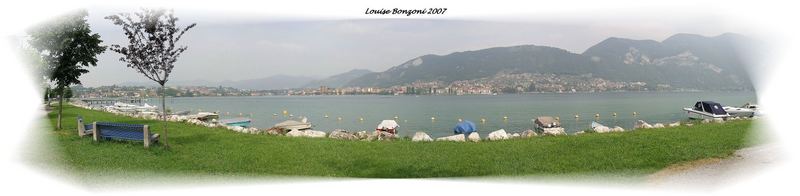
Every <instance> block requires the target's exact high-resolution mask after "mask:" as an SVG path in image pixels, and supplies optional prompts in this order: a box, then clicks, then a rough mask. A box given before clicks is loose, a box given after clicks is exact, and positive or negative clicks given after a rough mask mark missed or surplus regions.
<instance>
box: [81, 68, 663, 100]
mask: <svg viewBox="0 0 800 196" xmlns="http://www.w3.org/2000/svg"><path fill="white" fill-rule="evenodd" d="M72 90H73V91H74V93H75V94H76V97H80V98H96V97H157V96H158V95H159V94H158V93H160V90H159V88H158V87H154V86H149V87H147V86H117V85H113V86H100V87H82V86H76V87H73V88H72ZM665 90H675V89H673V88H671V87H670V86H669V85H652V86H651V85H648V84H647V83H645V82H615V81H609V80H605V79H602V78H597V77H592V76H591V74H586V75H556V74H537V73H514V74H511V73H502V74H497V75H495V76H492V77H486V78H480V79H474V80H459V81H453V82H451V83H449V84H447V83H445V82H442V81H415V82H412V83H410V84H405V85H395V86H391V87H384V88H381V87H340V88H334V87H328V86H319V87H318V88H293V89H272V90H255V89H239V88H234V87H224V86H216V87H213V86H173V87H167V92H166V94H167V96H170V97H201V96H205V97H214V96H311V95H494V94H521V93H577V92H612V91H665Z"/></svg>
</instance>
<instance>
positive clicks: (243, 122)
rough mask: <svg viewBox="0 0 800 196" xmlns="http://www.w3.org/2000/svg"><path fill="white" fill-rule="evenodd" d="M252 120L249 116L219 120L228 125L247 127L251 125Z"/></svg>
mask: <svg viewBox="0 0 800 196" xmlns="http://www.w3.org/2000/svg"><path fill="white" fill-rule="evenodd" d="M252 121H253V120H252V119H249V118H229V119H222V120H219V123H220V124H223V125H227V126H239V127H244V128H247V127H250V122H252Z"/></svg>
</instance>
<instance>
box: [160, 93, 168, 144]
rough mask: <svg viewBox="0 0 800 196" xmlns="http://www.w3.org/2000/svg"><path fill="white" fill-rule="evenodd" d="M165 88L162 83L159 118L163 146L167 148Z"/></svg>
mask: <svg viewBox="0 0 800 196" xmlns="http://www.w3.org/2000/svg"><path fill="white" fill-rule="evenodd" d="M166 97H167V88H165V87H164V85H163V84H162V85H161V119H162V120H163V121H164V147H167V148H169V143H168V142H167V103H166Z"/></svg>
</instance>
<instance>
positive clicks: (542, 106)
mask: <svg viewBox="0 0 800 196" xmlns="http://www.w3.org/2000/svg"><path fill="white" fill-rule="evenodd" d="M698 100H711V101H717V102H720V103H721V104H723V105H730V106H741V105H743V104H744V103H747V102H751V103H757V99H756V94H755V92H610V93H569V94H555V93H547V94H520V95H497V96H488V95H487V96H478V95H476V96H375V95H363V96H266V97H178V98H167V108H169V109H171V110H172V111H192V112H193V113H194V112H198V111H206V112H217V111H218V112H219V113H220V118H222V119H225V118H233V117H239V116H240V115H241V116H243V117H249V118H251V119H253V122H252V126H254V127H258V128H269V127H272V125H274V124H276V123H278V122H281V121H284V120H287V119H298V118H299V117H301V116H305V117H307V118H308V120H309V121H310V122H311V123H312V124H313V125H314V128H313V129H314V130H321V131H325V132H329V131H331V130H333V129H337V128H338V129H345V130H348V131H360V130H374V129H375V127H376V126H377V124H378V123H379V122H380V121H381V120H384V119H395V117H397V122H398V123H399V124H400V128H399V131H400V134H401V135H403V136H410V135H413V134H414V132H416V131H425V132H427V133H428V134H430V135H431V136H433V137H440V136H447V135H452V133H453V127H454V126H455V124H456V123H458V119H464V120H470V121H472V122H475V124H476V125H478V129H479V132H481V133H482V134H487V133H489V132H491V131H494V130H497V129H505V130H506V131H512V132H519V131H524V130H527V129H532V128H533V121H532V119H533V118H535V117H537V116H557V117H560V119H561V123H562V126H563V127H565V129H566V131H567V132H568V133H572V132H577V131H580V130H584V129H587V128H589V127H590V124H591V122H592V121H597V122H599V123H601V124H604V125H606V126H610V127H612V126H621V127H623V128H625V129H626V130H627V129H631V128H633V126H634V122H635V121H636V120H638V119H641V120H645V121H647V122H649V123H651V124H652V123H659V122H660V123H668V122H674V121H678V120H683V119H686V113H685V112H683V111H682V110H681V109H682V108H684V107H690V106H692V105H693V104H694V103H695V102H696V101H698ZM148 102H149V104H151V105H159V106H160V103H159V100H158V99H150V100H148ZM284 110H285V111H287V114H286V115H284V114H283V111H284ZM633 112H637V113H638V115H636V116H634V115H633ZM613 113H617V116H616V117H614V116H613ZM576 114H577V115H578V116H579V118H575V115H576ZM595 114H600V117H599V118H595ZM290 115H291V116H293V117H290ZM326 115H327V116H328V118H325V116H326ZM431 117H435V118H436V119H435V120H431ZM504 117H507V118H504ZM340 118H341V120H339V119H340ZM362 119H363V120H362ZM481 119H485V121H481Z"/></svg>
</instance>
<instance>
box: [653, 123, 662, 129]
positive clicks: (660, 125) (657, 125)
mask: <svg viewBox="0 0 800 196" xmlns="http://www.w3.org/2000/svg"><path fill="white" fill-rule="evenodd" d="M653 128H664V124H661V123H656V124H653Z"/></svg>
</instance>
